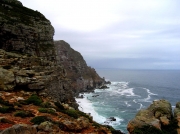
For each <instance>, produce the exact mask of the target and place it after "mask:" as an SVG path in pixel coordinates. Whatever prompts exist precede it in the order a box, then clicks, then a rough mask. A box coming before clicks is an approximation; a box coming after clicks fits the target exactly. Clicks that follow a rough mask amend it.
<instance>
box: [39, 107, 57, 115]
mask: <svg viewBox="0 0 180 134" xmlns="http://www.w3.org/2000/svg"><path fill="white" fill-rule="evenodd" d="M38 111H39V112H41V113H49V114H56V111H54V110H53V109H51V108H39V109H38Z"/></svg>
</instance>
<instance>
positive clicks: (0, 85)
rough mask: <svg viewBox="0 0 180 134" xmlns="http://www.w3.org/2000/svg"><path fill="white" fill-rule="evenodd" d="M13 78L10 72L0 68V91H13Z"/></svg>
mask: <svg viewBox="0 0 180 134" xmlns="http://www.w3.org/2000/svg"><path fill="white" fill-rule="evenodd" d="M14 87H15V77H14V73H13V72H12V71H11V70H7V69H3V68H0V90H6V91H7V90H13V89H14Z"/></svg>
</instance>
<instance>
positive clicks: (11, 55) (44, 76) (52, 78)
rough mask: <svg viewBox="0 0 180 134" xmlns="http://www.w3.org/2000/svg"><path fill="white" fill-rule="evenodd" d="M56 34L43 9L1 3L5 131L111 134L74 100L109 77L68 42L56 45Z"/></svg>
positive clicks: (0, 89)
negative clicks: (101, 72)
mask: <svg viewBox="0 0 180 134" xmlns="http://www.w3.org/2000/svg"><path fill="white" fill-rule="evenodd" d="M53 35H54V28H53V27H52V25H51V23H50V21H49V20H47V19H46V18H45V17H44V16H43V15H42V14H41V13H39V12H38V11H34V10H31V9H28V8H26V7H24V6H23V5H22V3H21V2H19V1H17V0H1V1H0V117H1V118H0V133H2V134H17V133H18V134H21V133H22V134H25V133H29V134H30V133H31V134H49V133H52V134H58V133H59V134H67V133H82V134H83V133H84V134H87V133H92V134H93V133H94V134H96V133H108V134H109V133H111V131H112V130H113V129H112V128H111V127H105V126H102V125H100V124H97V123H96V122H94V121H93V120H92V118H91V117H89V116H88V115H86V114H85V113H82V112H80V111H78V110H76V109H77V107H78V106H77V104H76V102H75V99H74V97H75V95H76V94H78V93H79V92H81V91H86V90H89V89H94V88H95V87H98V86H100V85H102V84H103V83H104V79H102V78H100V77H99V76H98V74H97V73H96V71H95V70H94V69H93V68H90V67H88V66H87V64H86V62H85V61H84V59H83V57H82V56H81V54H80V53H78V52H77V51H75V50H73V49H72V48H70V46H69V45H67V43H65V42H63V43H62V41H60V42H61V43H60V45H59V42H57V44H56V42H55V45H54V42H53ZM57 50H58V51H57ZM97 126H98V127H97ZM110 130H111V131H110ZM113 131H115V130H113Z"/></svg>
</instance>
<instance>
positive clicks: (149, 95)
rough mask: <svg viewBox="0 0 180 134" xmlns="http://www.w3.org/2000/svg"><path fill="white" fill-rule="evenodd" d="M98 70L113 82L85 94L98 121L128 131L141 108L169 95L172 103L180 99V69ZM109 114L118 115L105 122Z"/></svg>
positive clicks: (168, 97) (168, 98)
mask: <svg viewBox="0 0 180 134" xmlns="http://www.w3.org/2000/svg"><path fill="white" fill-rule="evenodd" d="M96 71H97V73H98V74H99V75H100V76H101V77H105V78H106V79H108V80H110V81H111V82H112V83H111V85H108V86H109V89H106V90H102V89H96V90H95V93H91V94H86V95H85V96H86V97H85V98H86V99H87V101H89V102H88V103H91V104H92V105H89V107H92V108H93V109H92V110H91V111H93V112H92V113H91V114H92V116H93V117H95V120H96V121H97V122H99V123H102V124H108V123H109V125H112V126H113V127H114V128H115V129H120V130H121V131H123V132H125V133H127V130H126V126H127V124H128V122H129V120H130V119H132V118H134V116H135V114H136V113H137V111H138V110H140V109H142V108H147V107H148V106H149V105H150V104H151V102H152V101H153V100H155V99H166V100H168V101H169V102H171V104H172V107H174V106H175V104H176V102H178V101H180V98H179V96H180V70H118V69H96ZM93 95H98V96H97V97H93ZM85 106H87V105H85ZM82 107H83V105H82ZM95 112H96V114H95ZM98 117H100V118H98ZM109 117H115V118H116V119H117V120H116V121H115V122H106V118H109Z"/></svg>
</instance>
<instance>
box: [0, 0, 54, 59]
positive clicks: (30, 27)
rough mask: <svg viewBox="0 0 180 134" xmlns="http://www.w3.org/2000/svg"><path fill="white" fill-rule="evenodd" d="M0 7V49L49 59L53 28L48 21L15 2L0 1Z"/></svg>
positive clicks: (10, 0) (52, 51)
mask: <svg viewBox="0 0 180 134" xmlns="http://www.w3.org/2000/svg"><path fill="white" fill-rule="evenodd" d="M0 6H1V10H0V14H1V17H0V18H1V19H0V24H1V25H0V38H1V40H0V49H4V50H6V51H15V52H18V53H24V54H29V55H37V56H43V57H47V58H49V59H51V56H52V54H53V53H54V50H53V49H50V48H53V35H54V28H53V27H52V25H51V23H50V21H49V20H47V19H46V18H45V17H44V16H43V15H42V14H41V13H39V12H38V11H34V10H32V9H28V8H25V7H24V6H22V4H21V3H20V2H19V1H17V0H1V1H0ZM12 12H13V13H12Z"/></svg>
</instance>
